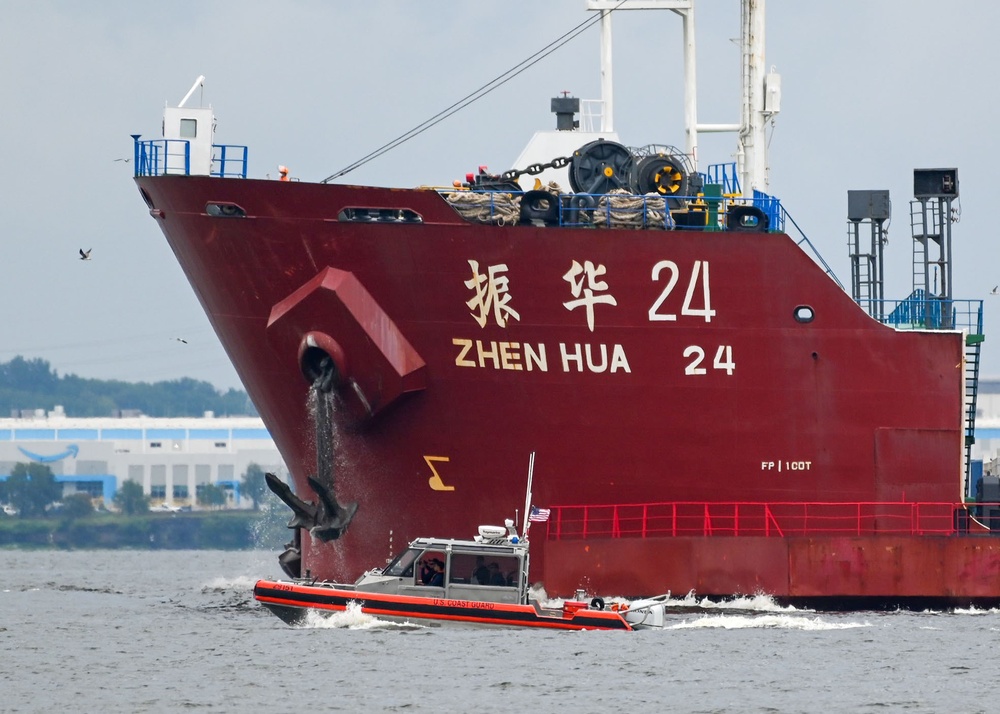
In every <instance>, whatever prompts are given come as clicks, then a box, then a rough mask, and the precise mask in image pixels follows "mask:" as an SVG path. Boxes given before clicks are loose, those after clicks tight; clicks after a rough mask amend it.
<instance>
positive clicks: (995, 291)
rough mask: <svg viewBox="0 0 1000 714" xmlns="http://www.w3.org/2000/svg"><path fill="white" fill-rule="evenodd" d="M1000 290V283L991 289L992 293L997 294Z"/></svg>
mask: <svg viewBox="0 0 1000 714" xmlns="http://www.w3.org/2000/svg"><path fill="white" fill-rule="evenodd" d="M998 290H1000V285H994V286H993V289H992V290H990V295H996V294H997V291H998Z"/></svg>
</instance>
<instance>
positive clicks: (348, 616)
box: [296, 602, 427, 631]
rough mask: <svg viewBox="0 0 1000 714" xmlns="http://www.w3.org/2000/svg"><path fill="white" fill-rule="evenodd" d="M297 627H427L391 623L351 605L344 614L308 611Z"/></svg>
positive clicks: (421, 628) (367, 628) (419, 628)
mask: <svg viewBox="0 0 1000 714" xmlns="http://www.w3.org/2000/svg"><path fill="white" fill-rule="evenodd" d="M296 627H298V628H300V629H317V630H323V629H326V630H396V631H399V630H425V629H427V628H426V627H423V626H422V625H416V624H413V623H411V622H389V621H387V620H380V619H378V618H377V617H375V616H373V615H366V614H365V613H363V612H362V611H361V605H359V604H358V603H356V602H352V603H349V604H348V606H347V609H346V610H345V611H344V612H329V613H327V612H321V611H319V610H308V611H306V613H305V619H304V620H303V621H302V623H301V624H299V625H297V626H296Z"/></svg>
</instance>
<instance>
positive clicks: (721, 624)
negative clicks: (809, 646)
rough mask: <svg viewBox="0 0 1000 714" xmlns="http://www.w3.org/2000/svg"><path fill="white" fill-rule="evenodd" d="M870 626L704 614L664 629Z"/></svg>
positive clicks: (810, 619) (788, 617)
mask: <svg viewBox="0 0 1000 714" xmlns="http://www.w3.org/2000/svg"><path fill="white" fill-rule="evenodd" d="M863 627H872V624H871V623H870V622H867V621H865V622H830V621H828V620H824V619H822V618H820V617H802V616H798V615H789V614H780V615H756V616H751V615H704V616H702V617H699V618H697V619H694V620H686V621H683V622H676V623H672V624H667V625H665V626H664V628H663V629H665V630H692V629H723V630H752V629H762V630H805V631H822V630H853V629H857V628H863Z"/></svg>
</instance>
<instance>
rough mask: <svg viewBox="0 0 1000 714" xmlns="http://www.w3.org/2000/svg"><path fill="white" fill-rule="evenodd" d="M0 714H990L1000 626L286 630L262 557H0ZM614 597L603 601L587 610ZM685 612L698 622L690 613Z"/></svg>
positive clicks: (755, 611) (713, 622) (872, 616)
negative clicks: (269, 593)
mask: <svg viewBox="0 0 1000 714" xmlns="http://www.w3.org/2000/svg"><path fill="white" fill-rule="evenodd" d="M0 573H2V576H0V711H3V712H49V711H80V712H83V711H87V712H140V711H144V712H145V711H149V712H158V711H164V712H167V711H179V710H185V711H197V710H206V711H217V712H249V711H264V710H265V709H266V710H269V711H274V712H292V711H296V712H302V711H307V710H308V711H324V712H325V711H334V712H336V711H344V712H396V711H401V712H431V711H433V712H501V711H531V712H563V711H566V712H573V713H574V714H576V713H587V712H618V711H624V712H630V713H632V712H663V711H670V712H823V713H824V714H830V713H833V712H944V711H951V712H993V711H997V710H998V708H1000V702H998V701H997V699H998V694H1000V684H998V682H997V680H998V677H1000V674H998V668H997V666H996V664H995V662H994V659H993V656H994V652H995V646H996V642H997V631H998V629H1000V612H998V611H996V610H991V611H975V610H971V611H969V610H962V611H957V612H940V613H908V612H895V613H879V612H852V613H836V614H828V613H815V612H810V611H804V610H794V609H785V608H779V607H777V606H775V605H774V604H773V603H771V602H770V601H769V600H768V599H767V598H763V597H758V598H754V599H747V600H742V601H739V602H735V603H730V604H729V607H728V608H718V607H708V606H701V607H698V605H699V604H698V603H697V601H695V600H692V599H690V598H689V599H686V600H684V601H679V602H678V607H677V608H676V614H673V615H672V616H671V618H670V619H671V625H670V627H669V628H668V629H665V630H662V631H644V632H634V633H614V632H561V633H553V632H521V631H504V630H475V629H444V628H425V627H413V626H405V625H396V624H391V623H385V622H380V621H378V620H375V619H372V618H369V617H367V616H364V615H361V614H355V613H344V614H340V615H336V616H334V617H333V618H331V619H321V618H317V620H316V621H314V622H313V623H312V624H311V626H308V627H301V628H291V627H288V626H287V625H285V624H284V623H282V622H281V621H280V620H278V619H277V618H276V617H274V616H273V615H271V614H270V613H268V612H267V611H266V610H264V609H263V608H261V607H259V606H257V604H256V603H255V602H254V601H253V599H252V596H251V590H252V587H253V583H254V581H255V580H256V579H257V578H258V577H279V576H280V571H279V569H278V566H277V561H276V554H275V553H271V552H267V553H265V552H261V551H240V552H232V551H228V552H222V551H189V552H184V551H110V550H107V551H75V552H63V551H22V550H7V551H0ZM602 594H603V595H606V596H607V595H612V593H602ZM692 606H694V607H692Z"/></svg>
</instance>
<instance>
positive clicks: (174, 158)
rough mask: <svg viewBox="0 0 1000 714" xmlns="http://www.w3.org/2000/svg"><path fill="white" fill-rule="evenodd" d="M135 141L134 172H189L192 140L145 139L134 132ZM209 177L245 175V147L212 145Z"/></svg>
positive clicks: (239, 176)
mask: <svg viewBox="0 0 1000 714" xmlns="http://www.w3.org/2000/svg"><path fill="white" fill-rule="evenodd" d="M133 141H134V142H135V153H134V158H135V175H136V176H165V175H167V174H177V175H181V176H190V175H191V142H190V141H188V140H187V139H144V140H140V139H139V136H138V135H133ZM210 175H211V176H216V177H222V178H246V177H247V147H245V146H238V145H234V144H212V168H211V171H210Z"/></svg>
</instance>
